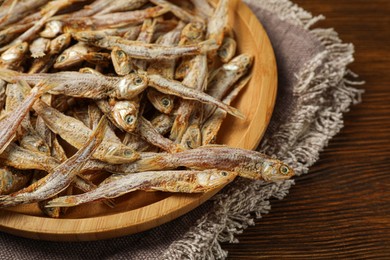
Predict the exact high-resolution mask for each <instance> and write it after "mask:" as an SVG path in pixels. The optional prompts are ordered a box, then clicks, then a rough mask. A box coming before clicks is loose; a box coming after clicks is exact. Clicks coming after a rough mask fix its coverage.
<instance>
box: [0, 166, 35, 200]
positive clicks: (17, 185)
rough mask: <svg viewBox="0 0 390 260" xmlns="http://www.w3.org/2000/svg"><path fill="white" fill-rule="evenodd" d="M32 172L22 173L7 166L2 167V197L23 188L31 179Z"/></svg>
mask: <svg viewBox="0 0 390 260" xmlns="http://www.w3.org/2000/svg"><path fill="white" fill-rule="evenodd" d="M31 175H32V172H31V171H21V170H17V169H14V168H11V167H7V166H1V167H0V195H5V194H10V193H12V192H15V191H18V190H20V189H21V188H23V187H24V186H25V185H26V184H27V183H28V181H29V180H30V179H31Z"/></svg>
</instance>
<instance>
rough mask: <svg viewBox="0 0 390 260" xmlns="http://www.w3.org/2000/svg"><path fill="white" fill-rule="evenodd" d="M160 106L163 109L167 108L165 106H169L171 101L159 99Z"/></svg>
mask: <svg viewBox="0 0 390 260" xmlns="http://www.w3.org/2000/svg"><path fill="white" fill-rule="evenodd" d="M161 104H162V105H163V106H164V107H167V106H169V105H170V104H171V101H170V100H169V99H168V98H163V99H161Z"/></svg>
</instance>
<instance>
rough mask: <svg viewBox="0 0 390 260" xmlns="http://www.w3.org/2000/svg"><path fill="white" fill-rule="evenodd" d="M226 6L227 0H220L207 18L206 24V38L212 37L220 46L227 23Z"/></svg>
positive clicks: (227, 4)
mask: <svg viewBox="0 0 390 260" xmlns="http://www.w3.org/2000/svg"><path fill="white" fill-rule="evenodd" d="M228 7H229V0H220V1H219V2H218V5H217V8H216V9H215V11H214V14H213V15H212V17H210V19H209V20H208V24H207V36H206V38H207V39H214V40H215V41H216V42H217V45H218V46H220V45H221V44H222V41H223V37H224V34H225V31H226V28H227V23H228V17H229V16H228Z"/></svg>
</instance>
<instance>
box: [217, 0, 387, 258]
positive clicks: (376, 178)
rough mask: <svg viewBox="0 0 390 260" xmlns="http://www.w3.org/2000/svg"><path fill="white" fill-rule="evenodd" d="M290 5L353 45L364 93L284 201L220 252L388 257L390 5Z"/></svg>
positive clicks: (309, 0) (337, 0) (378, 0)
mask: <svg viewBox="0 0 390 260" xmlns="http://www.w3.org/2000/svg"><path fill="white" fill-rule="evenodd" d="M294 1H295V2H296V3H297V4H299V5H300V6H301V7H303V8H304V9H306V10H308V11H310V12H312V13H313V14H314V15H318V14H323V15H325V16H326V17H327V19H326V21H323V22H320V23H319V24H318V26H320V27H322V28H329V27H333V28H335V30H336V31H337V32H338V33H339V35H340V37H341V39H342V40H343V41H345V42H351V43H353V44H354V45H355V49H356V53H355V60H356V61H355V62H354V63H353V64H352V65H351V66H350V68H351V69H352V70H353V71H354V72H356V73H357V74H359V75H360V78H361V79H363V80H365V81H366V84H365V85H364V88H365V89H366V93H365V94H364V95H363V102H362V103H361V104H359V105H357V106H354V107H352V108H351V111H350V112H349V113H347V114H346V115H345V127H344V128H343V129H342V131H341V132H340V133H339V134H338V135H337V136H336V137H335V138H334V139H332V140H331V142H330V143H329V146H328V147H327V148H326V149H325V150H324V151H323V152H322V153H321V155H320V160H319V161H318V162H317V163H316V164H315V165H314V166H313V167H312V168H311V170H310V172H309V174H308V175H305V176H302V177H299V178H296V185H295V186H294V187H293V188H292V189H291V191H290V194H289V195H288V197H287V198H286V199H284V200H282V201H276V200H275V201H273V202H272V210H271V213H270V214H268V215H265V216H264V217H263V219H262V220H260V221H258V222H257V223H256V226H255V227H250V228H248V229H247V230H246V231H245V232H244V234H242V235H240V236H238V239H239V240H240V243H239V244H225V245H224V246H223V248H224V249H226V250H228V251H229V258H230V259H244V258H245V259H250V258H252V259H254V258H273V259H280V258H295V259H303V258H304V259H308V258H310V259H313V258H315V259H335V258H338V259H340V258H341V259H356V258H359V259H361V258H368V259H373V258H375V257H377V258H379V259H390V1H389V0H370V1H367V0H326V1H325V0H294Z"/></svg>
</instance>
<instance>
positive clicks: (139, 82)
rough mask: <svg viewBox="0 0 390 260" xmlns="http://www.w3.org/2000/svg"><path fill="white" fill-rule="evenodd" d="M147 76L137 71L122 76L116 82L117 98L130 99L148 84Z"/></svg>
mask: <svg viewBox="0 0 390 260" xmlns="http://www.w3.org/2000/svg"><path fill="white" fill-rule="evenodd" d="M148 83H149V81H148V77H147V76H146V75H144V74H141V73H138V72H132V73H130V74H129V75H126V76H124V77H123V78H122V79H121V80H120V81H119V83H118V88H117V97H118V98H119V99H132V98H134V97H136V96H137V95H138V94H140V93H141V92H142V91H144V90H145V88H147V86H148Z"/></svg>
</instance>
